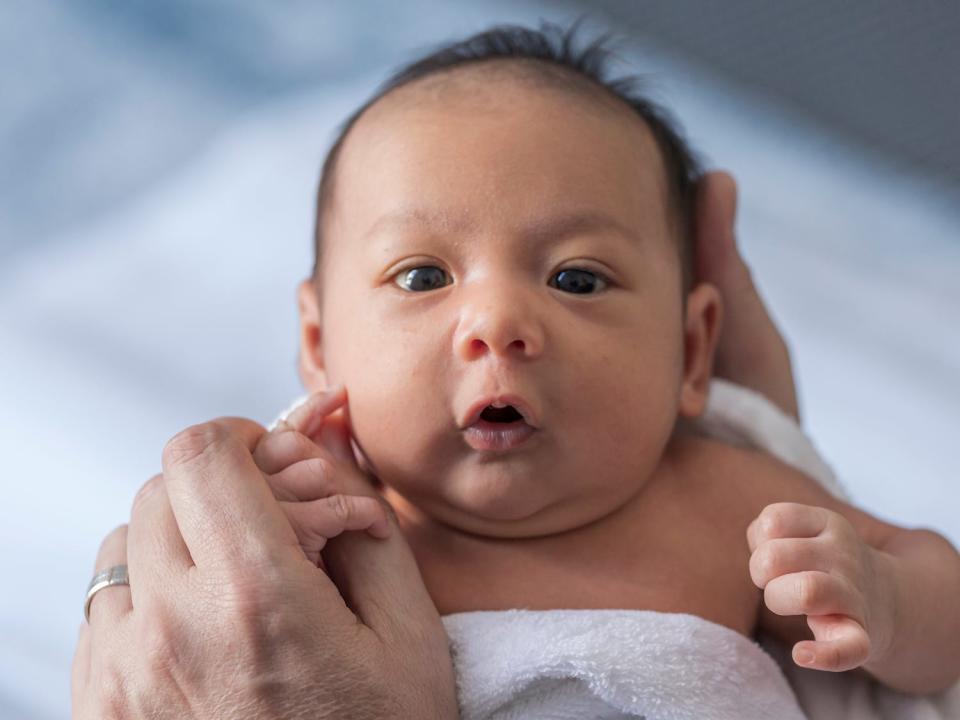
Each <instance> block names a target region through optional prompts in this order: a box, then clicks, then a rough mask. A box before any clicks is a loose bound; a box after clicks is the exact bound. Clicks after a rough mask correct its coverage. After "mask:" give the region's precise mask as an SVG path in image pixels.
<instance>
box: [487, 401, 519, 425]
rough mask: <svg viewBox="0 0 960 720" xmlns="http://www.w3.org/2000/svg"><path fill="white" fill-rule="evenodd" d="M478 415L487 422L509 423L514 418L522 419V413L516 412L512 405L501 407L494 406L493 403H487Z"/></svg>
mask: <svg viewBox="0 0 960 720" xmlns="http://www.w3.org/2000/svg"><path fill="white" fill-rule="evenodd" d="M480 417H481V418H482V419H484V420H486V421H488V422H502V423H509V422H513V421H515V420H522V419H523V415H521V414H520V413H518V412H517V411H516V410H515V409H514V407H513V406H512V405H507V406H506V407H502V408H495V407H493V405H487V407H486V408H484V410H483V412H482V413H480Z"/></svg>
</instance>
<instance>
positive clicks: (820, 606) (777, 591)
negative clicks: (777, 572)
mask: <svg viewBox="0 0 960 720" xmlns="http://www.w3.org/2000/svg"><path fill="white" fill-rule="evenodd" d="M763 602H764V604H765V605H766V606H767V608H769V610H770V612H772V613H775V614H777V615H832V614H841V615H848V616H850V617H852V618H853V619H854V620H856V621H857V622H860V623H862V622H864V612H863V598H862V596H861V595H860V593H859V592H858V591H857V590H856V589H855V588H854V587H853V586H852V585H851V584H850V583H849V582H847V581H846V580H845V579H844V578H841V577H837V576H836V575H832V574H831V573H826V572H822V571H820V570H806V571H804V572H797V573H790V574H789V575H781V576H780V577H778V578H774V579H773V580H771V581H770V582H768V583H767V586H766V587H765V588H764V590H763Z"/></svg>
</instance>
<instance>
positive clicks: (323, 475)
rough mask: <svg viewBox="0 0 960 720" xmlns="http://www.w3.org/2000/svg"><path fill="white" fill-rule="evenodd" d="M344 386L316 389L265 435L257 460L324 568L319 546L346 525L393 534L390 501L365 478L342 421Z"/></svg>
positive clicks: (311, 554) (310, 552) (310, 554)
mask: <svg viewBox="0 0 960 720" xmlns="http://www.w3.org/2000/svg"><path fill="white" fill-rule="evenodd" d="M345 401H346V396H345V393H344V390H343V388H342V387H341V388H337V389H335V390H333V391H331V392H322V393H315V394H313V395H311V396H310V397H308V398H307V399H306V400H305V401H304V402H303V403H302V404H300V405H299V406H297V407H296V408H295V409H294V410H292V411H291V412H290V414H289V415H287V416H286V417H285V418H284V419H282V420H280V421H278V422H277V423H276V425H275V426H274V427H273V428H272V429H271V430H270V431H269V432H267V433H265V434H264V435H263V436H261V438H260V441H259V442H258V443H257V446H256V448H255V449H254V451H253V459H254V462H255V463H256V465H257V467H258V468H260V471H261V472H262V473H263V474H264V477H265V479H266V480H267V483H268V485H269V486H270V489H271V490H272V492H273V495H274V497H275V498H276V499H277V501H278V503H279V504H280V507H281V509H282V510H283V511H284V513H285V514H286V516H287V520H288V521H289V522H290V525H291V527H292V528H293V530H294V531H295V532H296V535H297V538H298V539H299V541H300V546H301V548H302V549H303V552H304V554H305V555H306V556H307V558H308V559H310V561H311V562H313V563H314V564H315V565H319V567H321V568H322V567H323V561H322V558H321V556H320V551H321V550H322V549H323V548H324V546H325V545H326V542H327V540H328V539H329V538H331V537H334V536H336V535H339V534H340V533H342V532H344V531H346V530H367V531H368V532H369V533H370V534H372V535H374V536H375V537H380V538H386V537H389V535H390V522H389V519H388V517H387V508H386V501H385V500H382V499H381V498H380V497H379V496H378V495H377V493H376V490H375V489H374V488H373V486H372V485H371V484H370V483H369V480H367V479H366V478H364V477H363V474H362V473H361V472H360V470H359V468H358V467H357V465H356V461H355V459H354V456H353V451H352V449H351V448H350V444H349V436H348V434H347V433H346V431H345V426H344V425H343V424H342V423H334V422H329V420H330V418H329V416H330V414H331V413H333V412H334V411H335V410H337V409H338V408H339V407H341V406H342V405H344V403H345Z"/></svg>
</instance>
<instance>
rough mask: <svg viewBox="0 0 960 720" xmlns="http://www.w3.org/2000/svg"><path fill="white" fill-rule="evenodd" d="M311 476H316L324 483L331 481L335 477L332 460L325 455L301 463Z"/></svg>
mask: <svg viewBox="0 0 960 720" xmlns="http://www.w3.org/2000/svg"><path fill="white" fill-rule="evenodd" d="M303 462H304V463H305V464H306V467H307V469H308V470H309V471H310V474H311V475H316V476H317V477H319V478H322V479H324V480H326V481H328V482H329V481H331V480H333V478H334V477H336V472H335V465H334V462H333V458H331V457H330V456H329V455H326V454H319V455H316V456H315V457H311V458H308V459H306V460H304V461H303Z"/></svg>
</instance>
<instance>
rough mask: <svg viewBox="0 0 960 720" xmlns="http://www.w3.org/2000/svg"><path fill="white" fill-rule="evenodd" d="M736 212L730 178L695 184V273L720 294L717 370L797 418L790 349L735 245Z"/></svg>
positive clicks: (707, 177) (715, 175)
mask: <svg viewBox="0 0 960 720" xmlns="http://www.w3.org/2000/svg"><path fill="white" fill-rule="evenodd" d="M736 214H737V185H736V182H735V181H734V179H733V177H732V176H730V175H729V174H728V173H725V172H723V171H712V172H708V173H705V174H704V175H703V177H701V179H700V181H699V183H698V188H697V215H696V268H695V271H696V273H695V274H696V276H697V280H698V281H700V282H709V283H712V284H713V285H715V286H716V287H717V289H719V290H720V294H721V296H722V297H723V308H724V313H723V318H724V319H723V328H722V329H721V331H720V340H719V343H718V345H717V355H716V374H717V375H718V376H719V377H723V378H726V379H728V380H731V381H732V382H735V383H737V384H739V385H743V386H744V387H747V388H750V389H751V390H755V391H757V392H759V393H760V394H761V395H764V396H766V397H767V399H769V400H770V401H771V402H773V403H774V404H775V405H777V406H778V407H779V408H780V409H781V410H783V411H784V412H786V413H787V414H789V415H792V416H793V417H794V418H796V419H797V420H799V419H800V413H799V409H798V406H797V391H796V385H795V383H794V378H793V370H792V368H791V363H790V351H789V349H788V348H787V344H786V342H785V341H784V339H783V335H781V334H780V331H779V330H778V329H777V326H776V325H775V324H774V322H773V319H772V318H771V317H770V313H769V312H768V310H767V307H766V305H765V304H764V302H763V299H762V298H761V297H760V293H759V292H758V291H757V287H756V285H754V282H753V277H752V276H751V274H750V268H749V267H747V264H746V263H745V262H744V260H743V258H742V257H741V255H740V252H739V250H738V249H737V241H736V233H735V230H734V221H735V219H736Z"/></svg>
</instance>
